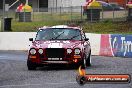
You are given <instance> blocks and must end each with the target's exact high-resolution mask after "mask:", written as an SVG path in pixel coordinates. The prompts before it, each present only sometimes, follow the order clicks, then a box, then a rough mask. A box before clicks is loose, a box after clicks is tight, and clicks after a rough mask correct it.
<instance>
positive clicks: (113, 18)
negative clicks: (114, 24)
mask: <svg viewBox="0 0 132 88" xmlns="http://www.w3.org/2000/svg"><path fill="white" fill-rule="evenodd" d="M114 10H115V9H114V7H113V21H114V18H115V11H114Z"/></svg>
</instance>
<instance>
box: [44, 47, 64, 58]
mask: <svg viewBox="0 0 132 88" xmlns="http://www.w3.org/2000/svg"><path fill="white" fill-rule="evenodd" d="M45 53H46V57H47V58H63V57H64V55H65V49H63V48H46V52H45Z"/></svg>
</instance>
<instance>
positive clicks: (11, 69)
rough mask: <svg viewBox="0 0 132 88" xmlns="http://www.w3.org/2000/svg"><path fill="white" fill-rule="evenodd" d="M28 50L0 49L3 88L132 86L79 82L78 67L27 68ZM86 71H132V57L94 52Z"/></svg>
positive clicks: (0, 75)
mask: <svg viewBox="0 0 132 88" xmlns="http://www.w3.org/2000/svg"><path fill="white" fill-rule="evenodd" d="M26 59H27V52H25V51H0V88H132V83H129V84H85V85H84V86H80V85H78V84H77V82H76V75H77V69H73V68H66V67H43V68H39V69H37V70H36V71H28V70H27V67H26ZM86 71H87V74H130V75H132V58H120V57H103V56H92V66H91V67H87V69H86Z"/></svg>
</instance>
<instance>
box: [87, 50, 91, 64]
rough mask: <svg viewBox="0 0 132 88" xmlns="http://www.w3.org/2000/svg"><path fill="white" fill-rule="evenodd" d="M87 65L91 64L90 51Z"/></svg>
mask: <svg viewBox="0 0 132 88" xmlns="http://www.w3.org/2000/svg"><path fill="white" fill-rule="evenodd" d="M86 66H91V52H90V53H89V56H88V58H87V60H86Z"/></svg>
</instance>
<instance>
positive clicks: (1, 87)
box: [0, 82, 77, 88]
mask: <svg viewBox="0 0 132 88" xmlns="http://www.w3.org/2000/svg"><path fill="white" fill-rule="evenodd" d="M76 83H77V82H65V83H43V84H22V85H3V86H0V88H3V87H5V88H6V87H22V86H42V85H44V84H47V85H60V84H76Z"/></svg>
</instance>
